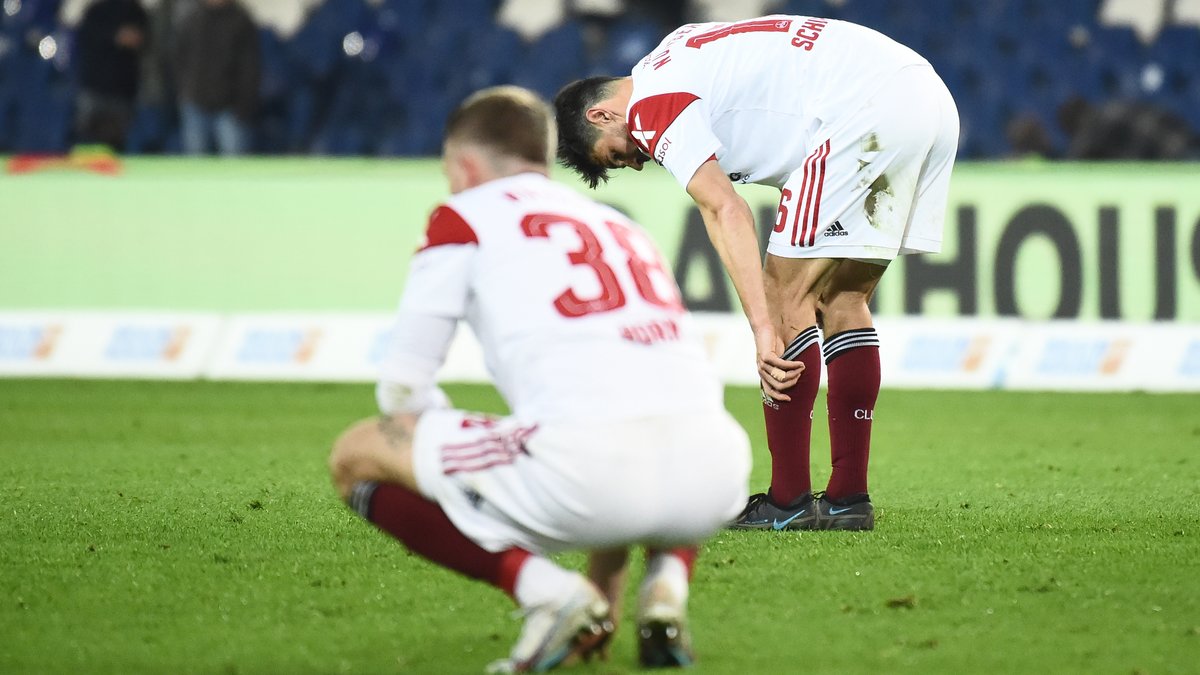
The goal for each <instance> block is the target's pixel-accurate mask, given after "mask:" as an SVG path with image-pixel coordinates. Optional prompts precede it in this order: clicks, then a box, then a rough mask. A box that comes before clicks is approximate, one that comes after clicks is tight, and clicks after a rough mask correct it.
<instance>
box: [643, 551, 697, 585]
mask: <svg viewBox="0 0 1200 675" xmlns="http://www.w3.org/2000/svg"><path fill="white" fill-rule="evenodd" d="M660 553H669V554H671V555H673V556H675V557H676V558H679V559H680V560H682V561H683V565H684V567H686V568H687V573H688V581H691V580H692V568H693V567H695V566H696V558H697V557H698V556H699V555H700V548H699V547H697V546H680V547H678V548H672V549H661V548H647V549H646V557H647V558H649V557H650V556H654V555H659V554H660Z"/></svg>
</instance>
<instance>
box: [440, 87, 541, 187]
mask: <svg viewBox="0 0 1200 675" xmlns="http://www.w3.org/2000/svg"><path fill="white" fill-rule="evenodd" d="M557 135H558V134H557V129H556V127H555V124H554V115H553V114H552V113H551V111H550V106H548V105H547V104H546V103H545V101H543V100H542V99H541V98H540V97H539V96H538V95H537V94H535V93H534V92H532V91H530V90H528V89H524V88H522V87H516V86H512V85H503V86H499V87H489V88H487V89H482V90H480V91H477V92H475V93H474V94H472V95H471V96H469V97H467V99H466V100H465V101H463V102H462V104H460V105H459V106H458V108H456V109H455V110H454V112H452V113H450V117H449V119H447V121H446V135H445V137H444V141H445V142H446V143H450V142H456V143H457V142H463V143H470V144H472V145H476V146H479V147H482V148H486V149H487V150H490V151H491V152H492V153H494V154H495V155H497V157H496V159H504V158H513V159H521V160H525V161H527V162H531V163H533V164H536V165H538V166H542V167H547V168H548V167H549V166H550V164H551V162H553V161H554V160H553V154H552V153H553V152H554V148H555V144H556V143H557Z"/></svg>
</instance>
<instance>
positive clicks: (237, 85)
mask: <svg viewBox="0 0 1200 675" xmlns="http://www.w3.org/2000/svg"><path fill="white" fill-rule="evenodd" d="M258 50H259V42H258V29H257V27H256V26H255V25H254V22H253V21H252V20H251V18H250V14H249V13H247V12H246V10H245V9H244V8H242V6H241V5H239V4H238V3H237V1H236V0H202V2H201V3H200V4H199V5H198V6H197V7H196V9H195V10H194V11H193V12H192V13H190V14H189V15H188V16H187V17H186V18H185V19H184V20H183V24H182V25H181V26H180V27H179V31H178V35H177V36H176V44H175V80H176V85H177V87H178V88H179V111H180V124H181V132H182V141H183V151H184V152H185V153H187V154H190V155H200V154H207V153H209V152H210V151H211V149H212V147H213V141H214V140H215V141H216V148H217V150H218V151H219V152H220V153H221V154H222V155H240V154H244V153H245V152H247V151H248V150H249V149H250V147H249V146H250V131H251V124H252V122H253V119H254V114H255V109H256V108H257V106H258V80H259V53H258Z"/></svg>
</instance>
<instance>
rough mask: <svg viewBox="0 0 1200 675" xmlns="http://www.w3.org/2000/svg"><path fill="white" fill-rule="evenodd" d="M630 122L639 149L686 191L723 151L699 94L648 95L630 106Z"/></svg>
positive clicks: (632, 134)
mask: <svg viewBox="0 0 1200 675" xmlns="http://www.w3.org/2000/svg"><path fill="white" fill-rule="evenodd" d="M627 119H628V120H629V134H630V136H632V137H633V140H634V142H635V143H637V145H638V147H639V148H641V149H642V151H643V152H645V153H646V154H648V155H650V157H651V158H652V159H654V161H655V162H657V163H659V164H661V165H662V166H663V167H664V168H665V169H666V170H667V171H668V172H669V173H670V174H671V175H672V176H674V177H675V180H676V181H677V182H678V183H679V184H680V185H682V186H683V187H684V188H687V184H688V183H689V182H690V181H691V180H692V176H694V175H695V174H696V170H697V169H699V168H700V165H701V164H704V163H705V162H707V161H708V160H710V159H712V158H714V157H715V156H716V154H717V152H718V151H719V150H720V149H721V141H720V140H718V139H717V136H716V134H714V133H713V131H712V127H711V126H710V125H709V121H708V114H707V112H706V111H705V107H704V102H703V101H702V100H701V99H700V98H699V97H698V96H696V95H695V94H689V93H684V92H675V93H671V94H656V95H654V96H647V97H646V98H643V99H641V100H638V101H636V102H634V104H633V105H632V106H630V109H629V116H628V118H627Z"/></svg>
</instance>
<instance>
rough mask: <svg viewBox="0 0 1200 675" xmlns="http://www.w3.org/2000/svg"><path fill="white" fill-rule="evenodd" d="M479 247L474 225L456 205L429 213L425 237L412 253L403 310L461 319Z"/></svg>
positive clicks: (402, 301) (440, 207) (403, 296)
mask: <svg viewBox="0 0 1200 675" xmlns="http://www.w3.org/2000/svg"><path fill="white" fill-rule="evenodd" d="M478 251H479V239H478V238H477V237H476V236H475V231H474V229H472V228H471V226H470V224H468V223H467V221H466V220H465V219H463V217H462V216H461V215H460V214H459V213H458V212H457V211H455V210H454V209H453V208H451V207H449V206H439V207H438V208H437V209H435V210H434V212H433V214H432V215H430V216H429V226H428V228H427V229H426V231H425V241H424V242H423V243H422V244H421V247H420V249H418V250H417V253H416V255H414V256H413V259H412V262H411V263H410V264H409V268H408V279H407V280H406V281H405V282H404V292H403V294H402V295H401V297H400V310H401V311H407V312H415V313H418V314H430V315H433V316H442V317H450V318H455V319H460V318H462V317H463V315H464V314H465V313H466V308H467V299H468V296H469V294H470V282H471V278H470V271H471V265H472V261H473V260H474V259H475V256H476V254H477V253H478Z"/></svg>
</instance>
